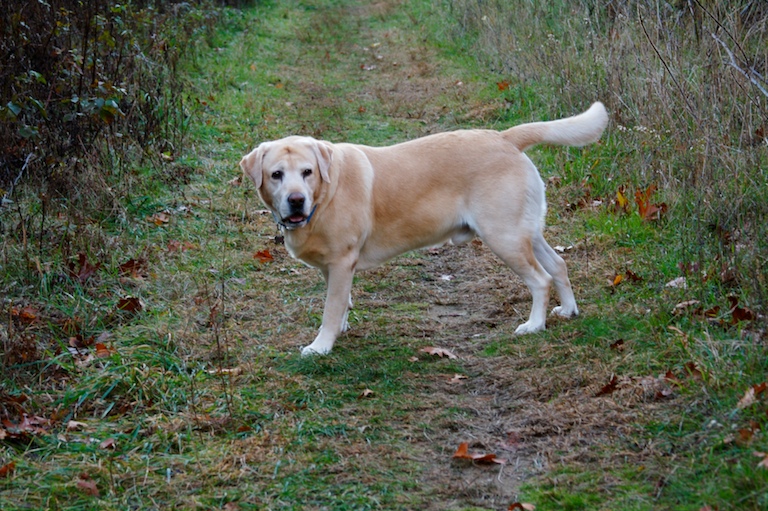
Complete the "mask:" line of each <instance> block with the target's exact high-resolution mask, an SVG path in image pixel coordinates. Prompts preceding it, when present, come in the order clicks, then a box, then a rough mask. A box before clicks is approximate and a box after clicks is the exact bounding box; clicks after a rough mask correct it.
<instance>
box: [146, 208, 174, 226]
mask: <svg viewBox="0 0 768 511" xmlns="http://www.w3.org/2000/svg"><path fill="white" fill-rule="evenodd" d="M148 220H149V221H150V222H152V223H153V224H155V225H157V226H158V227H159V226H161V225H165V224H167V223H168V222H170V221H171V215H169V214H168V213H164V212H162V211H160V212H158V213H155V214H154V215H152V216H151V217H149V218H148Z"/></svg>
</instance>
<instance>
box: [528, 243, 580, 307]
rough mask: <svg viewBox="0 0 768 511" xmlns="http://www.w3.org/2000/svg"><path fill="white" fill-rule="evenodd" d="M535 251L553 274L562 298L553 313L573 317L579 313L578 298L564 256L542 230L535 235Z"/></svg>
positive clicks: (537, 256) (559, 295)
mask: <svg viewBox="0 0 768 511" xmlns="http://www.w3.org/2000/svg"><path fill="white" fill-rule="evenodd" d="M533 253H534V255H535V256H536V259H538V260H539V262H540V263H541V265H542V266H543V267H544V269H545V270H546V271H547V273H549V274H550V275H551V276H552V279H553V280H554V283H555V291H556V292H557V296H558V298H559V299H560V305H559V306H558V307H555V308H554V309H552V314H557V315H558V316H563V317H567V318H570V317H573V316H577V315H578V314H579V309H578V307H577V306H576V298H575V297H574V296H573V289H572V288H571V281H570V280H569V279H568V268H567V266H566V265H565V261H563V258H562V257H560V256H559V255H557V252H555V251H554V250H552V247H550V246H549V244H548V243H547V241H546V240H545V239H544V236H543V235H542V234H541V232H538V233H536V234H534V236H533Z"/></svg>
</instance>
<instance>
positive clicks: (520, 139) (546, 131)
mask: <svg viewBox="0 0 768 511" xmlns="http://www.w3.org/2000/svg"><path fill="white" fill-rule="evenodd" d="M607 124H608V112H606V110H605V106H603V104H602V103H600V102H599V101H598V102H597V103H594V104H592V106H591V107H589V110H587V111H586V112H584V113H581V114H579V115H574V116H573V117H567V118H565V119H560V120H557V121H547V122H531V123H528V124H521V125H519V126H515V127H514V128H510V129H508V130H506V131H503V132H502V136H503V137H504V138H505V139H506V140H507V141H509V142H511V143H512V144H514V145H515V147H517V148H518V149H520V150H521V151H525V150H526V149H527V148H529V147H531V146H534V145H537V144H557V145H567V146H582V145H587V144H591V143H593V142H597V140H598V139H599V138H600V135H602V133H603V130H605V127H606V125H607Z"/></svg>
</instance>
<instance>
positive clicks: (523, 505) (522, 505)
mask: <svg viewBox="0 0 768 511" xmlns="http://www.w3.org/2000/svg"><path fill="white" fill-rule="evenodd" d="M515 509H523V510H525V511H533V510H534V509H536V506H534V505H533V504H528V503H527V502H513V503H512V504H510V505H509V507H508V508H507V511H514V510H515Z"/></svg>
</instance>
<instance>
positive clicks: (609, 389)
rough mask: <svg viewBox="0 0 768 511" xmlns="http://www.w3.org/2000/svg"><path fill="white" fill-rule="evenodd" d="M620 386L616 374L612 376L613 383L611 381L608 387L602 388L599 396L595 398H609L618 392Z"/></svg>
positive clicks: (598, 393)
mask: <svg viewBox="0 0 768 511" xmlns="http://www.w3.org/2000/svg"><path fill="white" fill-rule="evenodd" d="M618 385H619V378H618V376H616V375H615V374H613V375H612V376H611V381H609V382H608V383H607V384H606V385H604V386H603V388H601V389H600V390H599V391H598V392H597V394H595V397H599V396H607V395H608V394H613V392H615V391H616V388H617V387H618Z"/></svg>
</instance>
